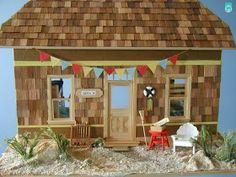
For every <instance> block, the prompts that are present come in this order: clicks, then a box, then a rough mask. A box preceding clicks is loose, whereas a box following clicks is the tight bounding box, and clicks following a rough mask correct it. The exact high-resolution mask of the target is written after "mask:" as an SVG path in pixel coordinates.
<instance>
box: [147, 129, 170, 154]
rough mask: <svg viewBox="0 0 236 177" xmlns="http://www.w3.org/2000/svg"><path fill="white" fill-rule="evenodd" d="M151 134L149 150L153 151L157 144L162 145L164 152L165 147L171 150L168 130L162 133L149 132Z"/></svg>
mask: <svg viewBox="0 0 236 177" xmlns="http://www.w3.org/2000/svg"><path fill="white" fill-rule="evenodd" d="M149 133H150V134H151V139H150V142H149V145H148V149H152V147H153V146H154V145H157V144H161V145H162V151H164V150H165V145H167V146H168V147H169V148H170V144H169V141H168V131H167V129H165V130H162V131H151V130H149Z"/></svg>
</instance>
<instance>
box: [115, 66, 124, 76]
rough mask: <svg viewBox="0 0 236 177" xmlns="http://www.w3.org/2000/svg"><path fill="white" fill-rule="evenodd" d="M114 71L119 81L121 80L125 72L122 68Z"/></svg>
mask: <svg viewBox="0 0 236 177" xmlns="http://www.w3.org/2000/svg"><path fill="white" fill-rule="evenodd" d="M115 71H116V74H117V75H118V76H119V79H121V78H122V76H123V74H124V72H125V69H124V68H119V69H115Z"/></svg>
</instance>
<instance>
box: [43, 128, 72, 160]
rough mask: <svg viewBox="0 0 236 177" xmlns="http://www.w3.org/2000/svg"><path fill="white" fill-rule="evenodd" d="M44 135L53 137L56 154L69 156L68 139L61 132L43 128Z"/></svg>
mask: <svg viewBox="0 0 236 177" xmlns="http://www.w3.org/2000/svg"><path fill="white" fill-rule="evenodd" d="M44 135H46V136H47V137H49V138H51V139H53V140H54V141H55V142H56V143H57V147H58V154H59V155H60V156H62V157H65V158H69V157H70V155H69V152H68V149H69V141H68V140H67V139H66V138H65V137H64V136H63V135H61V134H59V133H57V132H55V131H53V130H52V129H51V128H47V129H45V130H44Z"/></svg>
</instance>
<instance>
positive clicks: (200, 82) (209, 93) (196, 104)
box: [137, 65, 221, 123]
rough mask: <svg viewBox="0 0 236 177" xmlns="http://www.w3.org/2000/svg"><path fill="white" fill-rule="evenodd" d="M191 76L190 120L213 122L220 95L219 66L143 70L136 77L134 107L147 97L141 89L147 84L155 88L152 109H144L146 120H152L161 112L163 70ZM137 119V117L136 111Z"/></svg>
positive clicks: (138, 105)
mask: <svg viewBox="0 0 236 177" xmlns="http://www.w3.org/2000/svg"><path fill="white" fill-rule="evenodd" d="M185 73H190V74H191V76H192V84H191V85H192V90H191V114H190V118H191V121H192V122H211V121H212V122H214V121H217V120H218V111H219V98H220V76H221V66H220V65H218V66H209V65H208V66H202V65H194V66H168V67H167V69H166V70H163V69H161V68H160V67H157V70H156V73H155V74H154V75H153V74H152V73H151V71H150V72H147V73H146V74H145V75H144V76H142V77H141V76H140V77H138V78H137V97H138V98H137V101H138V102H137V109H138V110H139V109H143V108H144V106H145V105H146V101H147V98H145V97H144V96H143V90H144V88H145V87H146V86H148V85H150V86H152V87H154V88H155V89H156V95H155V96H154V99H153V102H154V109H153V112H146V120H145V121H146V123H152V122H156V121H158V120H160V119H161V118H163V117H164V116H165V83H166V74H185ZM137 122H138V123H141V120H140V118H139V116H138V114H137Z"/></svg>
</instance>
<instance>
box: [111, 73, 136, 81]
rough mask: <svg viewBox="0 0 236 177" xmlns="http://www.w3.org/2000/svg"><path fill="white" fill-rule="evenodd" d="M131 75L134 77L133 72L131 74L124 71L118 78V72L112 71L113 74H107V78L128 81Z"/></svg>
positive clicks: (131, 78) (131, 77)
mask: <svg viewBox="0 0 236 177" xmlns="http://www.w3.org/2000/svg"><path fill="white" fill-rule="evenodd" d="M133 77H134V73H133V74H128V73H127V72H126V71H125V72H124V74H123V75H122V77H121V78H120V77H119V76H118V74H116V73H113V74H110V75H109V74H107V80H109V81H112V80H114V81H118V80H122V81H127V80H128V81H130V80H133Z"/></svg>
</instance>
